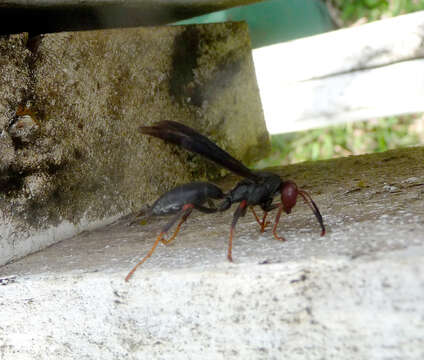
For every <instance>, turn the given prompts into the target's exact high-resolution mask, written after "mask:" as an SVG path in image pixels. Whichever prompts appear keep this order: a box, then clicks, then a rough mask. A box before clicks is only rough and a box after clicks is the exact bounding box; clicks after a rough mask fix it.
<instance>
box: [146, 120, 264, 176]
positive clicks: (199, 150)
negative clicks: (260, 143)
mask: <svg viewBox="0 0 424 360" xmlns="http://www.w3.org/2000/svg"><path fill="white" fill-rule="evenodd" d="M140 131H141V132H142V133H143V134H147V135H151V136H155V137H157V138H160V139H162V140H165V141H168V142H170V143H173V144H176V145H179V146H181V147H183V148H184V149H186V150H189V151H191V152H194V153H196V154H199V155H202V156H204V157H205V158H207V159H209V160H211V161H213V162H215V163H217V164H218V165H221V166H222V167H224V168H226V169H228V170H230V171H232V172H233V173H235V174H237V175H240V176H243V177H246V178H248V179H251V180H253V181H259V180H260V178H259V177H258V175H256V174H255V173H254V172H252V171H251V170H249V169H248V168H247V167H246V166H244V165H243V163H241V162H240V161H238V160H237V159H235V158H233V157H232V156H231V155H230V154H228V153H227V152H226V151H225V150H222V149H221V148H220V147H219V146H218V145H216V144H214V143H213V142H212V141H211V140H209V139H208V138H207V137H205V136H203V135H201V134H199V133H198V132H197V131H195V130H193V129H192V128H190V127H188V126H185V125H183V124H180V123H177V122H175V121H160V122H158V123H157V124H156V125H154V126H141V127H140Z"/></svg>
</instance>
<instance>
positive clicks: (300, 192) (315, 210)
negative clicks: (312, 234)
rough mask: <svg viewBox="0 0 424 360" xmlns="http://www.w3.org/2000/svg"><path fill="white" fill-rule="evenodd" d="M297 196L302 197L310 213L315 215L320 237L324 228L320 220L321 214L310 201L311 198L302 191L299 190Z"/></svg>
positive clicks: (323, 233)
mask: <svg viewBox="0 0 424 360" xmlns="http://www.w3.org/2000/svg"><path fill="white" fill-rule="evenodd" d="M299 194H300V195H301V196H302V198H303V200H305V203H306V204H308V206H309V207H310V208H311V210H312V212H313V213H314V214H315V217H316V218H317V220H318V222H319V224H320V226H321V229H322V231H321V236H324V235H325V226H324V221H323V220H322V216H321V213H320V212H319V209H318V206H317V205H316V204H315V202H314V201H313V200H312V198H311V196H310V195H309V194H308V193H307V192H306V191H304V190H299Z"/></svg>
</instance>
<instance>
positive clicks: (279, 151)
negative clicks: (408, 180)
mask: <svg viewBox="0 0 424 360" xmlns="http://www.w3.org/2000/svg"><path fill="white" fill-rule="evenodd" d="M423 132H424V117H422V116H419V115H408V116H401V117H388V118H383V119H378V120H370V121H364V122H356V123H348V124H344V125H338V126H332V127H329V128H325V129H314V130H309V131H303V132H296V133H288V134H281V135H273V136H271V146H272V151H271V155H270V156H269V157H268V158H266V159H263V160H261V161H260V162H258V163H257V164H256V166H255V168H258V169H259V168H263V167H269V166H278V165H286V164H292V163H296V162H300V161H306V160H320V159H330V158H333V157H341V156H349V155H359V154H364V153H372V152H381V151H386V150H389V149H394V148H398V147H405V146H411V145H418V144H420V143H423V142H424V134H423Z"/></svg>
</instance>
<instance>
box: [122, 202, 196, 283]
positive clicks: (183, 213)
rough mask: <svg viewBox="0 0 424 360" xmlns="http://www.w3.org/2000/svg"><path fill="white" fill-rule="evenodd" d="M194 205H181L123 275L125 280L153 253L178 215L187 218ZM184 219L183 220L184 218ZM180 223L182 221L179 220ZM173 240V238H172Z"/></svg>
mask: <svg viewBox="0 0 424 360" xmlns="http://www.w3.org/2000/svg"><path fill="white" fill-rule="evenodd" d="M193 207H194V205H193V204H186V205H184V206H183V208H182V209H181V210H180V211H179V212H178V213H177V214H176V215H175V216H174V217H173V218H172V219H171V221H169V222H168V223H167V224H166V225H165V226H164V227H163V228H162V231H161V232H160V234H159V235H158V237H157V238H156V241H155V242H154V244H153V246H152V247H151V249H150V250H149V252H148V253H147V254H146V256H145V257H144V258H143V259H141V260H140V261H139V262H138V263H137V264H136V265H135V266H134V267H133V268H132V269H131V271H130V272H129V273H128V275H127V276H126V277H125V281H128V280H129V279H130V278H131V276H132V275H133V274H134V272H135V271H136V270H137V268H138V267H139V266H140V265H142V264H143V263H144V262H145V261H146V260H147V259H148V258H149V257H150V256H152V254H153V253H154V251H155V249H156V247H157V246H158V244H159V242H160V241H162V239H163V236H164V235H165V234H166V232H167V231H168V230H169V229H170V228H171V227H172V225H174V224H175V222H176V221H177V220H178V219H179V218H180V216H182V217H183V219H184V218H185V219H187V217H188V216H189V215H190V213H191V212H192V210H193ZM184 221H185V220H184ZM181 224H182V222H181ZM175 236H176V234H175ZM172 240H173V239H172Z"/></svg>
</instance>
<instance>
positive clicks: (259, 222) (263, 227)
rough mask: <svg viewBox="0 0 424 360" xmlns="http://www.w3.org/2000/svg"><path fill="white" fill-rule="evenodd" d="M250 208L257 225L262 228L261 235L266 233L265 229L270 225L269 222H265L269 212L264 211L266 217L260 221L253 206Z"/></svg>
mask: <svg viewBox="0 0 424 360" xmlns="http://www.w3.org/2000/svg"><path fill="white" fill-rule="evenodd" d="M249 208H250V210H251V211H252V214H253V216H254V217H255V219H256V221H257V223H258V224H259V226H260V227H261V233H263V232H265V228H266V227H267V226H268V225H269V224H270V222H269V221H265V219H266V216H267V215H268V212H267V211H264V215H263V217H262V220H259V217H258V215H256V212H255V209H254V208H253V206H249Z"/></svg>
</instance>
